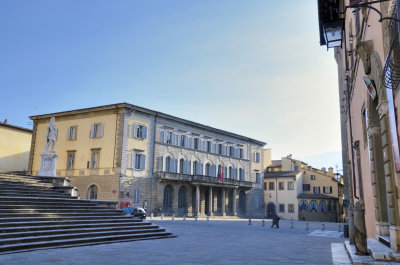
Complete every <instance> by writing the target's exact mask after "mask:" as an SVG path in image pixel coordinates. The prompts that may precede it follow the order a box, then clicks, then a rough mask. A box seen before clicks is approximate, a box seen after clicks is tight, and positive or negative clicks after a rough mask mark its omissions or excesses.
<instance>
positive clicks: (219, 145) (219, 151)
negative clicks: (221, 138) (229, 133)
mask: <svg viewBox="0 0 400 265" xmlns="http://www.w3.org/2000/svg"><path fill="white" fill-rule="evenodd" d="M218 154H220V155H222V144H218Z"/></svg>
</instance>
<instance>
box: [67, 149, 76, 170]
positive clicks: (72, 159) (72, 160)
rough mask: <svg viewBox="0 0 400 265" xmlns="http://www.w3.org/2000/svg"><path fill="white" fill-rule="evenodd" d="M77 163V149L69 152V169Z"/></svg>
mask: <svg viewBox="0 0 400 265" xmlns="http://www.w3.org/2000/svg"><path fill="white" fill-rule="evenodd" d="M74 164H75V151H69V152H67V169H69V170H70V169H74Z"/></svg>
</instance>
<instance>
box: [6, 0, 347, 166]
mask: <svg viewBox="0 0 400 265" xmlns="http://www.w3.org/2000/svg"><path fill="white" fill-rule="evenodd" d="M299 3H300V2H299V1H298V0H288V1H266V0H246V1H243V0H202V1H193V0H169V1H165V0H146V1H145V0H116V1H109V0H85V1H80V0H56V1H55V0H35V1H31V0H18V1H16V0H2V1H0V32H1V35H2V37H1V41H0V58H1V60H0V72H1V74H0V88H1V92H2V93H1V95H2V98H3V100H2V103H1V104H0V121H3V120H4V119H7V120H8V122H9V123H10V124H14V125H18V126H22V127H27V128H32V122H31V121H30V119H29V116H31V115H38V114H45V113H52V112H59V111H66V110H72V109H78V108H87V107H94V106H99V105H108V104H113V103H119V102H128V103H131V104H134V105H138V106H142V107H145V108H150V109H153V110H157V111H160V112H164V113H167V114H170V115H174V116H177V117H180V118H184V119H188V120H192V121H195V122H198V123H202V124H206V125H209V126H213V127H216V128H219V129H223V130H227V131H230V132H234V133H237V134H241V135H245V136H248V137H251V138H254V139H257V140H260V141H264V142H266V143H267V145H266V146H265V147H266V148H271V150H272V158H273V159H280V158H281V157H283V156H286V155H288V154H292V155H293V158H295V159H299V160H302V161H304V162H307V163H309V164H310V165H312V166H314V167H316V168H321V167H330V166H332V167H334V168H335V169H336V166H337V169H338V170H341V168H342V166H341V165H342V161H341V144H340V119H339V100H338V98H339V96H338V82H337V67H336V63H335V60H334V57H333V52H332V51H328V52H327V50H326V46H320V45H319V30H318V15H317V1H312V0H306V1H301V4H299Z"/></svg>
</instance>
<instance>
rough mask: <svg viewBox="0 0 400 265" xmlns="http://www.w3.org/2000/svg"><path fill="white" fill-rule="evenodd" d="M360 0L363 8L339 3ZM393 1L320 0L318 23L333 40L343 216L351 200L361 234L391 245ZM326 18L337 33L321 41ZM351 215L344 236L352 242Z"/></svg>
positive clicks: (395, 82) (394, 208)
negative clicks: (343, 187) (347, 234)
mask: <svg viewBox="0 0 400 265" xmlns="http://www.w3.org/2000/svg"><path fill="white" fill-rule="evenodd" d="M367 2H368V3H367ZM360 3H363V4H364V5H365V6H367V7H364V8H352V7H349V8H347V9H346V10H344V9H343V7H344V6H349V5H354V4H360ZM397 4H399V1H394V0H391V1H384V2H381V3H371V2H370V1H363V2H361V1H355V0H351V1H350V0H346V1H343V0H342V1H338V2H337V4H335V3H333V2H328V1H321V0H320V1H319V24H320V37H321V45H327V44H328V45H329V47H336V48H335V59H336V61H337V64H338V81H339V82H338V83H339V95H340V112H341V125H342V128H341V129H342V150H343V165H344V176H345V181H346V184H348V187H349V188H348V189H347V190H346V196H347V199H348V200H349V202H350V205H349V211H350V212H349V217H352V215H353V208H354V207H356V208H357V211H354V215H355V216H354V219H357V220H363V222H364V221H365V226H366V234H367V236H368V238H375V239H379V241H380V242H384V243H385V244H386V245H388V246H390V247H391V248H392V250H395V251H397V252H398V251H399V250H400V207H399V204H400V201H399V197H400V196H399V192H398V190H399V179H400V153H399V123H398V108H399V107H398V106H400V97H399V93H398V92H399V83H400V79H399V76H400V71H399V70H400V60H399V51H400V45H399V30H398V24H397V23H396V22H395V20H392V19H399V17H398V9H399V7H398V6H397ZM332 11H334V12H332ZM340 11H343V12H344V13H343V14H341V13H338V12H340ZM396 11H397V13H396ZM380 14H382V16H380ZM381 18H385V19H384V20H381ZM333 24H336V25H340V27H339V28H338V30H339V31H338V34H335V36H338V37H340V39H339V40H338V41H337V42H328V41H327V39H326V38H325V36H326V34H325V30H324V29H326V28H328V27H330V26H329V25H333ZM329 36H331V35H329ZM336 44H337V45H336ZM364 211H365V215H363V213H364ZM352 220H353V219H352V218H351V219H350V220H349V221H350V224H349V225H350V235H351V236H350V242H351V243H354V234H353V233H352V231H355V230H354V229H352V227H353V223H352ZM358 226H359V227H362V226H363V225H362V224H361V223H360V224H359V225H358ZM363 230H364V229H358V231H361V232H364V231H363ZM365 243H366V242H365ZM363 251H365V250H363Z"/></svg>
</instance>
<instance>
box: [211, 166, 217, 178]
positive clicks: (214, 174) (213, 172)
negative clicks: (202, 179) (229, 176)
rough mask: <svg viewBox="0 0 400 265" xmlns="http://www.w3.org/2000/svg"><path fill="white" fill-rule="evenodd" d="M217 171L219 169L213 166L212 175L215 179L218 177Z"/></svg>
mask: <svg viewBox="0 0 400 265" xmlns="http://www.w3.org/2000/svg"><path fill="white" fill-rule="evenodd" d="M216 171H217V167H216V166H215V165H212V171H211V172H212V173H211V175H212V176H213V177H215V176H216V173H217V172H216Z"/></svg>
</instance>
